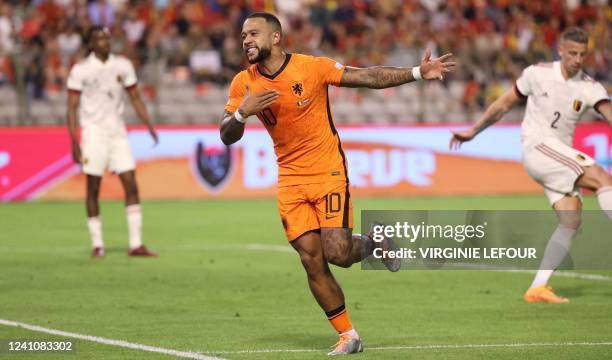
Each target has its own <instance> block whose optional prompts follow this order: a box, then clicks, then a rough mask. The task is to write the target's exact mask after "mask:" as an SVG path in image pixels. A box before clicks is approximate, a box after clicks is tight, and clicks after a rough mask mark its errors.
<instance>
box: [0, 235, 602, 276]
mask: <svg viewBox="0 0 612 360" xmlns="http://www.w3.org/2000/svg"><path fill="white" fill-rule="evenodd" d="M242 249H246V250H251V251H264V252H265V251H269V252H277V253H294V252H295V251H294V250H293V248H291V246H290V245H270V244H257V243H253V244H222V245H221V244H193V245H190V244H187V245H173V246H161V247H160V248H159V249H158V250H168V251H170V252H172V251H177V250H190V251H192V250H213V251H219V250H232V251H236V250H242ZM88 251H89V248H88V247H84V246H54V247H51V246H37V247H11V246H0V253H7V254H10V253H66V252H73V253H76V252H81V253H87V252H88ZM459 265H461V266H464V267H470V266H471V267H472V268H471V269H467V268H466V269H461V270H472V269H473V270H485V271H497V272H507V273H523V274H535V273H536V272H537V270H526V269H496V268H495V267H494V266H490V265H478V264H459ZM448 266H449V267H451V266H452V264H449V265H448ZM415 270H418V269H415ZM423 270H426V269H423ZM455 270H460V269H455ZM554 276H556V277H565V278H572V279H580V280H593V281H605V282H609V281H612V276H607V275H599V274H588V273H579V272H575V271H566V270H561V271H556V272H555V274H554Z"/></svg>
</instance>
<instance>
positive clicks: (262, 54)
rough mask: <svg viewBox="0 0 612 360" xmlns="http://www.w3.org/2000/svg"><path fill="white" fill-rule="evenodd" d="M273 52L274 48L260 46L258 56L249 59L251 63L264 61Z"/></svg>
mask: <svg viewBox="0 0 612 360" xmlns="http://www.w3.org/2000/svg"><path fill="white" fill-rule="evenodd" d="M271 54H272V48H270V47H263V46H262V47H260V48H259V47H258V48H257V57H256V58H255V59H253V60H249V59H248V58H247V60H249V63H250V64H257V63H259V62H260V61H264V60H266V59H267V58H269V57H270V55H271Z"/></svg>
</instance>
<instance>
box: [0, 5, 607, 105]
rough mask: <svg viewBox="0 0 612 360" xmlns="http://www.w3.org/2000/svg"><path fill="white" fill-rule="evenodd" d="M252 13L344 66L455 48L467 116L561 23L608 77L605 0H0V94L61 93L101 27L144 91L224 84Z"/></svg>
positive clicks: (295, 43)
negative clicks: (575, 31) (580, 32)
mask: <svg viewBox="0 0 612 360" xmlns="http://www.w3.org/2000/svg"><path fill="white" fill-rule="evenodd" d="M253 11H271V12H274V13H276V14H278V15H279V17H280V18H281V20H282V22H283V26H284V29H285V41H286V44H287V47H288V48H289V49H291V50H292V51H295V52H302V53H309V54H315V55H325V56H329V57H331V58H334V59H336V60H338V61H340V62H343V63H345V64H347V65H351V66H371V65H378V64H384V65H392V66H411V65H414V64H417V63H418V62H419V59H420V54H421V52H422V50H423V49H424V48H425V47H429V48H431V49H432V50H433V52H434V55H436V54H441V53H446V52H453V53H454V54H455V55H456V56H457V57H458V60H459V61H460V64H461V66H460V68H459V69H458V70H457V71H456V72H455V73H454V74H453V75H452V78H453V80H460V81H461V82H462V84H464V85H463V92H462V93H463V95H462V99H461V100H460V101H461V104H462V106H463V107H464V108H465V109H466V110H468V111H469V110H470V109H472V110H473V109H481V108H482V107H483V106H484V105H485V103H487V102H489V101H490V100H491V98H494V97H496V96H498V95H499V94H500V92H501V91H502V90H503V89H502V86H501V85H500V81H504V80H511V79H513V78H516V77H517V76H518V75H519V73H520V71H521V69H522V68H523V67H524V66H526V65H527V64H530V63H534V62H538V61H542V60H552V59H553V57H552V56H554V51H551V49H554V48H555V46H556V42H557V38H558V35H559V33H560V31H561V30H562V29H563V28H564V27H566V26H569V25H578V26H581V27H584V28H585V29H586V30H588V31H589V33H590V36H591V41H590V44H589V47H590V48H591V50H592V56H590V57H589V60H588V64H587V66H586V69H587V72H588V73H589V74H590V75H592V76H593V77H595V78H596V79H597V80H599V81H603V82H604V83H605V84H610V81H611V80H612V75H611V72H610V66H609V64H610V54H611V52H610V50H611V49H610V48H611V47H612V41H610V38H609V34H610V30H611V28H612V5H611V2H610V1H606V0H565V1H564V0H547V1H532V0H449V1H442V0H420V1H419V0H405V1H401V0H377V1H374V0H276V1H274V0H250V1H249V0H33V1H32V0H0V87H1V86H14V85H15V84H16V83H17V79H18V77H19V76H21V77H22V79H23V88H24V91H26V92H27V95H28V98H29V99H44V98H46V97H48V96H52V95H53V94H54V93H58V92H61V91H64V86H65V85H64V84H65V82H66V77H67V74H68V71H69V69H70V67H71V65H72V64H73V63H74V62H75V61H77V60H78V59H79V58H80V57H82V56H83V54H84V53H85V52H86V47H85V46H84V45H83V35H84V34H86V33H87V31H88V29H89V28H91V27H92V26H93V25H105V26H108V27H109V28H110V29H111V32H112V34H113V43H112V50H113V51H114V52H116V53H122V54H124V55H126V56H128V57H129V58H130V59H132V61H133V62H134V63H135V64H136V66H137V68H139V69H140V76H141V79H142V82H143V83H144V84H145V85H146V84H147V83H149V84H150V83H153V82H154V81H153V80H152V79H153V78H155V76H159V74H163V77H164V78H167V77H171V78H173V79H175V80H182V81H185V82H192V83H194V84H196V85H199V86H202V85H204V86H205V85H210V84H215V83H216V84H222V85H223V84H227V83H228V82H229V81H230V80H231V78H232V77H233V75H234V74H235V73H236V72H237V71H239V70H241V69H242V68H243V67H244V66H245V63H244V58H243V54H242V50H241V43H240V28H241V24H242V21H243V19H244V18H245V17H246V16H247V15H248V14H249V13H250V12H253ZM148 64H149V65H151V64H154V66H153V67H151V70H149V71H146V66H147V65H148ZM149 90H150V91H149V92H148V94H149V96H152V94H153V93H154V92H155V87H154V86H151V87H150V89H149Z"/></svg>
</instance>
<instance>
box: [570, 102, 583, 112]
mask: <svg viewBox="0 0 612 360" xmlns="http://www.w3.org/2000/svg"><path fill="white" fill-rule="evenodd" d="M572 109H574V111H575V112H578V111H580V109H582V101H580V100H574V103H573V104H572Z"/></svg>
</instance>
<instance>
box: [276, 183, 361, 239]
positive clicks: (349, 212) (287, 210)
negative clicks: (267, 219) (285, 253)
mask: <svg viewBox="0 0 612 360" xmlns="http://www.w3.org/2000/svg"><path fill="white" fill-rule="evenodd" d="M278 211H279V212H280V216H281V220H282V222H283V227H284V228H285V234H287V239H288V240H289V241H293V240H295V239H297V238H298V237H300V235H302V234H304V233H305V232H307V231H311V230H318V229H320V228H322V227H336V228H350V229H352V228H353V203H352V201H351V195H350V193H349V189H348V184H347V183H346V181H345V180H339V181H332V182H325V183H320V184H305V185H292V186H283V187H279V188H278Z"/></svg>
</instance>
